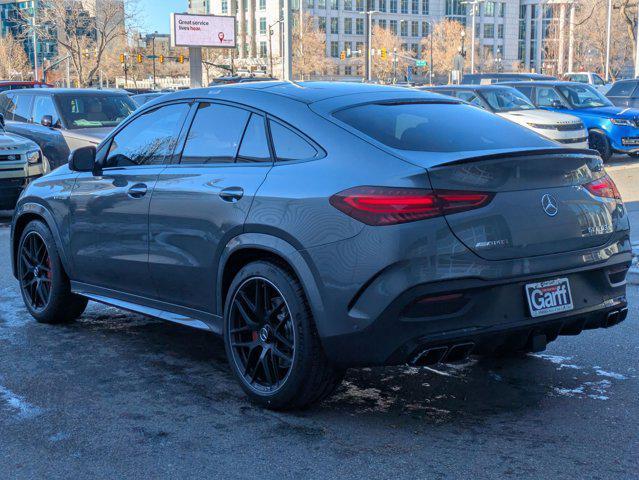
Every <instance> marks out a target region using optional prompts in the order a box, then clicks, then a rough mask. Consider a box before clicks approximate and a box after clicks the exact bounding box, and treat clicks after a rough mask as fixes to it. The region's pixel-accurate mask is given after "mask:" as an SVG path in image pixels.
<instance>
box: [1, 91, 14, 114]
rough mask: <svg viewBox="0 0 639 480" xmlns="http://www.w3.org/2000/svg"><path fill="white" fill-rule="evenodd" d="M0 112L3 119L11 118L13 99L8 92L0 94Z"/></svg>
mask: <svg viewBox="0 0 639 480" xmlns="http://www.w3.org/2000/svg"><path fill="white" fill-rule="evenodd" d="M0 113H1V114H2V115H4V119H5V120H13V101H12V100H11V98H10V97H9V95H8V94H4V95H0Z"/></svg>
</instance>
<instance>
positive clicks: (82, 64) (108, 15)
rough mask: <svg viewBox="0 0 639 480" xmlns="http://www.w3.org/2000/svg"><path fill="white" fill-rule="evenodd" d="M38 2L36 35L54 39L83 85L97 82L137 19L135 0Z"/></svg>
mask: <svg viewBox="0 0 639 480" xmlns="http://www.w3.org/2000/svg"><path fill="white" fill-rule="evenodd" d="M40 5H41V8H40V9H39V11H38V13H39V18H38V27H37V29H38V35H39V36H40V38H43V39H46V40H51V41H55V42H57V44H58V47H59V49H60V54H61V56H67V55H68V56H69V59H70V61H71V64H72V65H73V70H74V72H75V76H76V79H77V82H78V84H79V86H82V87H86V86H89V85H91V84H92V83H94V82H95V81H96V79H97V78H98V76H99V74H100V71H101V70H102V69H103V67H104V64H105V63H106V62H107V57H108V56H109V55H110V54H113V53H114V52H115V51H116V50H117V48H116V46H117V45H118V44H120V45H121V44H123V42H125V41H126V38H127V29H130V28H131V27H132V26H133V22H134V21H135V19H136V18H138V16H137V15H136V12H135V10H136V5H137V3H136V2H135V0H100V1H99V2H97V1H96V0H82V1H80V0H41V2H40ZM23 21H24V22H25V23H27V24H28V23H31V18H30V17H26V18H24V19H23Z"/></svg>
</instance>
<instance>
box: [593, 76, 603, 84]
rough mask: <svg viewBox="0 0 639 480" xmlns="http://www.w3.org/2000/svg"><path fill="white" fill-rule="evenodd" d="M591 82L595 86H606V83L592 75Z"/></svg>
mask: <svg viewBox="0 0 639 480" xmlns="http://www.w3.org/2000/svg"><path fill="white" fill-rule="evenodd" d="M592 81H593V82H594V84H595V85H605V84H606V82H604V81H603V79H602V78H601V77H600V76H599V75H593V76H592Z"/></svg>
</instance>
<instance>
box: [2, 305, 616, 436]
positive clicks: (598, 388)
mask: <svg viewBox="0 0 639 480" xmlns="http://www.w3.org/2000/svg"><path fill="white" fill-rule="evenodd" d="M34 328H35V329H36V330H38V331H39V332H40V334H43V335H44V337H43V338H42V341H44V342H46V343H48V344H49V346H50V348H51V349H52V350H51V351H49V353H50V355H51V358H50V359H49V361H51V362H54V363H55V362H63V363H64V362H65V359H69V361H71V358H69V355H68V351H69V349H77V348H81V349H82V351H85V350H86V351H87V352H90V354H87V355H81V358H79V359H77V358H73V363H72V364H69V365H59V366H58V370H59V371H65V370H66V371H68V372H69V373H70V374H71V375H73V376H75V377H77V382H79V384H80V385H81V384H82V383H83V378H84V376H85V375H89V376H90V377H92V378H95V376H97V377H98V378H101V379H102V382H104V384H105V385H112V386H116V385H120V384H121V383H122V382H124V383H125V384H126V385H127V387H126V389H127V390H128V391H130V392H131V393H132V394H133V395H137V394H140V395H149V394H151V392H154V393H153V396H154V398H155V401H156V404H157V401H158V400H159V399H161V398H163V397H165V398H166V401H167V407H168V406H169V405H170V404H171V402H172V397H173V396H175V395H176V394H177V395H179V396H186V397H188V398H189V399H190V400H189V401H190V402H196V404H198V405H201V406H202V407H203V408H204V409H205V410H207V411H209V412H210V413H213V414H215V413H216V412H217V413H221V412H229V411H231V410H234V409H235V410H237V411H238V412H241V413H242V414H243V415H247V414H249V412H252V415H253V416H257V417H259V416H260V415H262V414H264V413H265V412H263V411H261V410H260V409H259V408H258V407H254V406H252V405H250V404H249V403H248V402H247V401H246V399H245V397H244V395H243V393H242V391H241V389H240V388H239V386H238V385H237V384H236V382H235V380H234V378H233V377H232V374H231V372H230V369H229V367H228V364H227V361H226V356H225V352H224V345H223V342H222V341H221V339H219V338H218V337H217V336H215V335H213V334H210V333H207V332H202V331H197V330H192V329H189V328H187V327H182V326H179V325H172V324H167V323H164V322H161V321H159V320H153V319H146V318H144V317H140V316H137V315H132V314H128V313H124V312H121V311H119V310H116V309H113V308H108V307H103V306H92V307H91V308H90V309H89V310H88V312H87V314H85V315H84V316H83V317H82V319H80V320H79V321H78V322H75V323H73V324H70V325H67V326H46V325H36V327H34ZM0 338H1V337H0ZM34 340H35V339H32V340H31V341H34ZM58 349H61V351H59V352H57V353H56V351H55V350H58ZM114 352H117V353H114ZM61 358H62V359H61ZM78 362H83V363H82V367H81V368H80V369H78V367H77V366H78ZM105 362H106V363H108V364H109V370H108V371H106V372H105V371H104V365H105ZM597 368H598V367H592V366H591V367H586V366H581V365H576V364H574V363H572V361H571V359H570V358H569V357H560V356H553V355H547V354H535V355H525V356H520V357H515V358H506V359H477V358H472V359H470V360H469V361H467V362H466V363H463V364H456V365H438V366H435V367H432V368H415V367H409V366H401V367H388V368H364V369H353V370H349V372H348V374H347V376H346V379H345V381H344V383H343V385H342V386H341V387H340V388H339V389H338V390H337V392H336V393H335V395H334V396H333V397H331V398H330V399H328V400H327V401H325V402H324V403H323V404H321V405H319V406H316V407H314V408H311V409H308V410H305V411H302V412H293V413H292V414H290V413H289V414H283V413H278V414H275V415H277V416H281V415H284V416H285V417H286V418H288V419H291V418H299V420H300V421H302V422H303V423H305V421H306V420H314V421H320V422H321V421H322V419H323V418H325V417H327V416H329V417H333V418H334V416H335V414H339V415H340V416H343V415H349V414H356V415H357V416H358V418H359V420H360V421H364V419H368V421H370V422H373V423H377V422H380V421H381V422H382V423H384V422H385V421H388V422H391V423H392V422H396V421H397V419H398V418H402V419H404V421H405V422H409V423H410V422H419V423H420V424H424V423H425V422H426V423H432V424H440V423H452V424H455V425H464V424H466V423H467V422H469V424H476V423H478V422H481V421H484V420H487V419H488V418H490V417H491V416H493V415H498V414H503V413H508V414H513V413H516V412H517V411H521V410H529V409H538V408H539V405H540V402H542V401H543V400H544V399H546V398H548V397H556V398H565V397H577V398H589V399H592V400H605V399H607V398H608V397H607V395H608V390H609V389H610V388H611V387H612V386H613V383H614V382H617V381H621V380H624V379H625V377H624V376H623V375H620V374H615V373H614V372H604V374H599V373H598V372H597ZM71 370H73V372H72V371H71ZM113 376H115V377H116V378H110V377H113ZM120 386H121V385H120ZM163 387H166V388H167V389H168V390H165V389H164V388H163ZM176 390H177V391H179V392H176Z"/></svg>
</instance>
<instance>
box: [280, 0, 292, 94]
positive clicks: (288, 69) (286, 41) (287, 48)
mask: <svg viewBox="0 0 639 480" xmlns="http://www.w3.org/2000/svg"><path fill="white" fill-rule="evenodd" d="M282 3H283V8H282V9H283V12H282V18H283V22H282V27H283V30H284V38H283V39H282V43H283V47H284V48H283V49H282V80H284V81H285V82H290V81H291V80H293V51H292V48H291V47H292V44H293V29H292V25H291V0H284V1H283V2H282Z"/></svg>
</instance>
